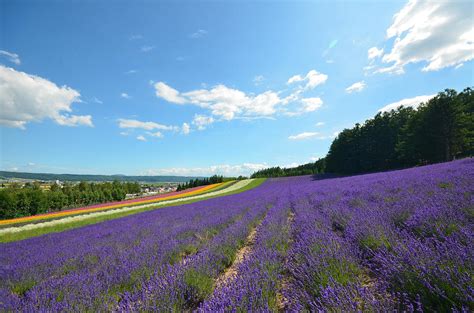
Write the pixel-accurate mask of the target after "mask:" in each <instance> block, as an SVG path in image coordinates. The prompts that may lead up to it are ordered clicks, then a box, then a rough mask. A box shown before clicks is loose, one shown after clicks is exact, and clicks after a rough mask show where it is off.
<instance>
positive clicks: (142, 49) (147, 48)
mask: <svg viewBox="0 0 474 313" xmlns="http://www.w3.org/2000/svg"><path fill="white" fill-rule="evenodd" d="M153 49H155V47H153V46H142V47H141V48H140V50H141V52H145V53H146V52H150V51H151V50H153Z"/></svg>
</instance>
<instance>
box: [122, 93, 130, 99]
mask: <svg viewBox="0 0 474 313" xmlns="http://www.w3.org/2000/svg"><path fill="white" fill-rule="evenodd" d="M120 98H124V99H130V96H129V95H128V93H126V92H122V93H121V94H120Z"/></svg>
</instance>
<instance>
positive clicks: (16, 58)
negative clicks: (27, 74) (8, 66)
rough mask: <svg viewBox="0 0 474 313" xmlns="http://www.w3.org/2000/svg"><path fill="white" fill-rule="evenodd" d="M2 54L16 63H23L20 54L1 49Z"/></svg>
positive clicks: (0, 54) (0, 53)
mask: <svg viewBox="0 0 474 313" xmlns="http://www.w3.org/2000/svg"><path fill="white" fill-rule="evenodd" d="M0 56H4V57H6V58H7V59H8V61H10V62H12V63H14V64H16V65H20V64H21V61H20V56H19V55H18V54H16V53H12V52H8V51H5V50H0Z"/></svg>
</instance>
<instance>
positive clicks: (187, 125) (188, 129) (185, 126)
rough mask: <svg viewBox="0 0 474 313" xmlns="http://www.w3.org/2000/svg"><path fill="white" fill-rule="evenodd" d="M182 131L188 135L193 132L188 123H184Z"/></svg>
mask: <svg viewBox="0 0 474 313" xmlns="http://www.w3.org/2000/svg"><path fill="white" fill-rule="evenodd" d="M181 131H182V133H183V134H185V135H187V134H189V133H190V132H191V127H190V126H189V124H188V123H183V126H182V127H181Z"/></svg>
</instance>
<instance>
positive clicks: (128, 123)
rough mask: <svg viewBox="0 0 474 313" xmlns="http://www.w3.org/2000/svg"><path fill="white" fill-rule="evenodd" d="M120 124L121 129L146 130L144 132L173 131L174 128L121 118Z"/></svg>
mask: <svg viewBox="0 0 474 313" xmlns="http://www.w3.org/2000/svg"><path fill="white" fill-rule="evenodd" d="M118 122H119V127H120V128H132V129H133V128H138V129H144V130H155V129H159V130H173V129H174V127H173V126H167V125H163V124H158V123H155V122H142V121H138V120H132V119H123V118H120V119H118Z"/></svg>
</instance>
